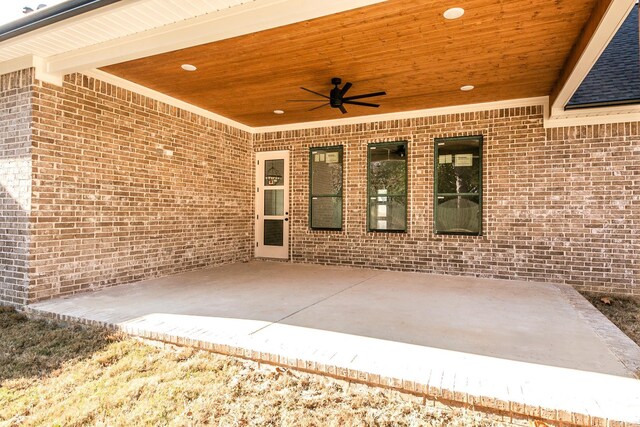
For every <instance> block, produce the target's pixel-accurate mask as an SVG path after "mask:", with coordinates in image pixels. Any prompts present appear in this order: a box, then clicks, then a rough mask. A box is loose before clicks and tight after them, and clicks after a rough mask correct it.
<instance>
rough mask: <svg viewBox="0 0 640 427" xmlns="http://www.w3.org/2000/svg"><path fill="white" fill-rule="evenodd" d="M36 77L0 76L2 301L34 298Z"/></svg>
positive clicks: (26, 72) (28, 72)
mask: <svg viewBox="0 0 640 427" xmlns="http://www.w3.org/2000/svg"><path fill="white" fill-rule="evenodd" d="M33 79H34V76H33V70H24V71H21V72H18V73H11V74H6V75H2V76H0V301H2V302H5V303H9V304H12V305H23V304H25V303H26V301H27V298H28V297H27V293H28V285H29V273H28V264H29V212H30V209H31V100H32V93H33V83H34V80H33Z"/></svg>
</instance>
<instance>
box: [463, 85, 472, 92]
mask: <svg viewBox="0 0 640 427" xmlns="http://www.w3.org/2000/svg"><path fill="white" fill-rule="evenodd" d="M475 88H476V87H475V86H473V85H465V86H462V87H461V88H460V90H461V91H463V92H469V91H470V90H473V89H475Z"/></svg>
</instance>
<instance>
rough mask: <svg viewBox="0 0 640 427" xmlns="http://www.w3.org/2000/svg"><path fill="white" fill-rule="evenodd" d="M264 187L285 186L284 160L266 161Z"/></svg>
mask: <svg viewBox="0 0 640 427" xmlns="http://www.w3.org/2000/svg"><path fill="white" fill-rule="evenodd" d="M264 185H265V186H267V187H273V186H274V185H284V159H275V160H265V162H264Z"/></svg>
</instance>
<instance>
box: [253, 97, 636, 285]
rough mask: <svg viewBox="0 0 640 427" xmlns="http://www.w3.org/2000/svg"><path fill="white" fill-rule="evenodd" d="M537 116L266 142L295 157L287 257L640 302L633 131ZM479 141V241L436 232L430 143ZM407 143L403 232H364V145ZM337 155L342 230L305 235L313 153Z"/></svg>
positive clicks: (376, 127)
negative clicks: (547, 125) (546, 121)
mask: <svg viewBox="0 0 640 427" xmlns="http://www.w3.org/2000/svg"><path fill="white" fill-rule="evenodd" d="M542 120H543V113H542V107H526V108H525V107H523V108H512V109H507V110H498V111H486V112H479V113H465V114H454V115H446V116H439V117H427V118H419V119H411V120H397V121H388V122H379V123H372V124H360V125H346V126H336V127H330V128H320V129H309V130H299V131H287V132H273V133H266V134H261V135H256V136H255V137H254V146H255V149H256V150H257V151H263V150H285V149H286V150H291V153H290V155H291V168H292V171H291V176H292V177H294V179H292V181H291V185H292V188H291V207H290V212H291V222H290V223H291V234H290V238H291V258H292V260H293V261H295V262H310V263H321V264H338V265H352V266H371V267H376V268H387V269H398V270H403V271H422V272H430V273H443V274H455V275H469V276H481V277H493V278H502V279H520V280H532V281H550V282H556V283H568V284H572V285H574V286H575V287H577V288H581V289H599V290H609V291H613V292H621V293H636V294H640V239H638V237H637V230H639V229H640V124H639V123H627V124H613V125H600V126H583V127H575V128H561V129H551V130H545V129H544V128H543V121H542ZM465 135H483V136H484V147H483V157H484V165H483V166H484V176H483V181H484V185H483V190H484V191H483V193H484V197H483V202H484V207H483V235H482V236H480V237H478V236H475V237H471V236H437V235H434V234H433V151H434V147H433V144H434V138H439V137H452V136H465ZM395 140H407V141H409V150H408V152H409V154H408V167H409V184H408V195H409V202H408V232H407V233H400V234H397V233H373V232H367V229H366V201H367V199H366V191H367V183H366V173H367V164H366V159H367V152H366V151H367V150H366V148H367V144H368V143H370V142H383V141H395ZM340 144H342V145H343V146H344V167H345V170H344V211H343V213H344V228H343V230H342V231H337V232H334V231H311V230H309V227H308V177H309V175H308V174H309V171H308V165H309V159H308V156H309V149H310V148H311V147H318V146H330V145H340Z"/></svg>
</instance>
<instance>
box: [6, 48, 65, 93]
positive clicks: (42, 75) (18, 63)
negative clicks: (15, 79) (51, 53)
mask: <svg viewBox="0 0 640 427" xmlns="http://www.w3.org/2000/svg"><path fill="white" fill-rule="evenodd" d="M27 68H34V69H35V71H36V79H38V80H40V81H43V82H47V83H51V84H54V85H56V86H62V75H56V74H50V73H48V72H47V71H46V70H47V68H48V67H47V60H46V59H44V58H40V57H38V56H35V55H25V56H21V57H20V58H15V59H12V60H10V61H3V62H0V75H3V74H8V73H13V72H15V71H20V70H25V69H27Z"/></svg>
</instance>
